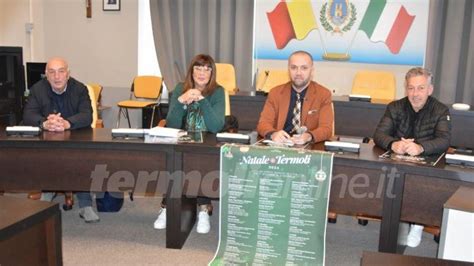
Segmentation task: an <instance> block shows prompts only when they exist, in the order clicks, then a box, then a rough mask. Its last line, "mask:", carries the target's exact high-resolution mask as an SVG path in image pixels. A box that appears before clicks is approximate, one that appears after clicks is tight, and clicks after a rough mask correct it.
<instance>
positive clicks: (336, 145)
mask: <svg viewBox="0 0 474 266" xmlns="http://www.w3.org/2000/svg"><path fill="white" fill-rule="evenodd" d="M324 149H325V150H326V151H338V152H344V151H346V152H356V153H359V150H360V144H358V143H351V142H343V141H326V142H324Z"/></svg>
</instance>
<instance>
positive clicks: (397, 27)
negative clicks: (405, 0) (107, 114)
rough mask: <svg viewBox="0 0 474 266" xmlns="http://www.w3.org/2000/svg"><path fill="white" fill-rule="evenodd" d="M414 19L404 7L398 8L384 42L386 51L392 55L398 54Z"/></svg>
mask: <svg viewBox="0 0 474 266" xmlns="http://www.w3.org/2000/svg"><path fill="white" fill-rule="evenodd" d="M414 19H415V16H410V14H408V12H407V10H406V9H405V7H404V6H402V7H401V8H400V11H399V12H398V15H397V18H396V19H395V22H394V23H393V25H392V29H391V30H390V33H389V34H388V36H387V40H386V42H385V44H386V45H387V47H388V49H389V50H390V52H392V53H393V54H398V52H400V49H401V48H402V45H403V43H404V42H405V39H406V37H407V35H408V31H409V30H410V27H411V24H412V23H413V20H414Z"/></svg>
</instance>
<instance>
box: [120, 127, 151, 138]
mask: <svg viewBox="0 0 474 266" xmlns="http://www.w3.org/2000/svg"><path fill="white" fill-rule="evenodd" d="M144 136H145V130H144V129H137V128H114V129H112V137H113V138H143V137H144Z"/></svg>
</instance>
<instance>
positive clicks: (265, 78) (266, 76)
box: [258, 70, 270, 91]
mask: <svg viewBox="0 0 474 266" xmlns="http://www.w3.org/2000/svg"><path fill="white" fill-rule="evenodd" d="M264 73H265V76H264V77H263V82H262V85H261V86H260V88H259V89H258V90H259V91H263V88H264V87H265V83H267V79H268V76H269V75H270V70H265V71H264Z"/></svg>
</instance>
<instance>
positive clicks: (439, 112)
mask: <svg viewBox="0 0 474 266" xmlns="http://www.w3.org/2000/svg"><path fill="white" fill-rule="evenodd" d="M401 138H414V139H415V142H416V143H418V144H420V145H421V146H422V147H423V149H424V153H423V154H425V155H430V154H439V153H443V152H445V151H446V150H447V149H448V148H449V142H450V139H451V121H450V116H449V109H448V107H446V106H445V105H444V104H442V103H440V102H439V101H438V100H436V99H435V98H433V97H428V100H427V101H426V104H425V106H423V108H422V109H421V110H420V111H418V112H415V111H414V110H413V108H412V107H411V104H410V101H409V100H408V98H407V97H405V98H403V99H400V100H398V101H394V102H391V103H390V104H389V105H388V106H387V109H386V110H385V114H384V116H383V117H382V119H381V120H380V123H379V124H378V126H377V129H376V130H375V134H374V141H375V144H377V145H378V146H380V147H382V148H384V149H387V150H388V149H390V148H391V145H392V143H393V142H395V141H399V140H400V139H401Z"/></svg>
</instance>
